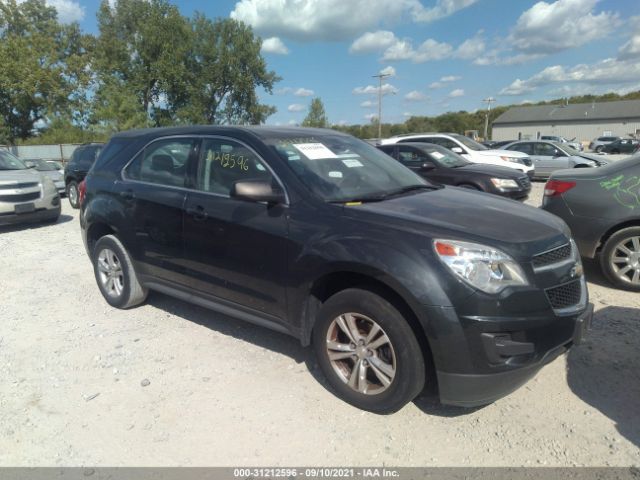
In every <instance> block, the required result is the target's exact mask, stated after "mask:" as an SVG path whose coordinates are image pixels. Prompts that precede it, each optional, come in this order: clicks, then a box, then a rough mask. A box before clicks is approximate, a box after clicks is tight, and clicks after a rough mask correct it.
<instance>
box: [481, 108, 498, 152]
mask: <svg viewBox="0 0 640 480" xmlns="http://www.w3.org/2000/svg"><path fill="white" fill-rule="evenodd" d="M495 101H496V99H495V98H493V97H487V98H485V99H484V100H482V102H483V103H486V104H487V113H486V115H485V117H484V139H485V141H486V140H489V137H488V135H489V112H491V104H492V103H494V102H495Z"/></svg>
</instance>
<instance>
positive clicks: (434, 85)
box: [429, 82, 444, 90]
mask: <svg viewBox="0 0 640 480" xmlns="http://www.w3.org/2000/svg"><path fill="white" fill-rule="evenodd" d="M442 87H444V83H442V82H433V83H431V84H430V85H429V88H430V89H431V90H436V89H437V88H442Z"/></svg>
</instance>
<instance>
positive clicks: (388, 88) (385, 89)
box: [352, 83, 398, 95]
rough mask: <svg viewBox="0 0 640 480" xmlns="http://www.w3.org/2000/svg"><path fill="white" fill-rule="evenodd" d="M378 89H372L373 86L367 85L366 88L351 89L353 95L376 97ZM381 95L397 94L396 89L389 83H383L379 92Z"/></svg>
mask: <svg viewBox="0 0 640 480" xmlns="http://www.w3.org/2000/svg"><path fill="white" fill-rule="evenodd" d="M378 90H380V89H379V88H378V87H374V86H373V85H367V86H366V87H356V88H354V89H353V92H352V93H353V94H354V95H377V94H378ZM380 91H381V92H382V95H388V94H390V93H392V94H395V93H398V89H397V88H396V87H394V86H393V85H391V84H390V83H383V84H382V89H381V90H380Z"/></svg>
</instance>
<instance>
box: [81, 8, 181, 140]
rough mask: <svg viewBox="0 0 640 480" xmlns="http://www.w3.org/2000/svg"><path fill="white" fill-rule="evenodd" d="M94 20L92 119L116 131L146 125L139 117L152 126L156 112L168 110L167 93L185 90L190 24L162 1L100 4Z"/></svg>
mask: <svg viewBox="0 0 640 480" xmlns="http://www.w3.org/2000/svg"><path fill="white" fill-rule="evenodd" d="M97 17H98V28H99V31H100V35H99V37H98V39H97V41H96V52H95V62H94V67H95V70H96V72H97V74H98V82H97V83H98V84H97V89H96V90H97V99H98V105H97V108H96V111H95V115H94V121H96V122H98V123H99V122H106V123H108V124H110V125H111V127H112V128H115V129H122V128H129V127H130V126H132V125H131V124H133V126H139V125H140V124H141V123H145V122H142V121H141V116H145V117H146V118H147V119H148V120H150V121H152V122H153V119H154V114H155V110H156V109H163V108H166V105H164V104H165V103H166V99H167V93H168V92H169V91H177V90H180V89H184V88H185V87H186V85H185V81H186V79H187V76H188V75H187V69H186V62H185V60H186V58H187V54H188V52H189V47H190V43H191V34H192V32H191V29H190V28H189V22H188V20H187V19H186V18H185V17H183V16H182V15H181V14H180V12H179V11H178V8H177V7H176V6H175V5H171V4H170V3H168V2H167V1H166V0H116V2H115V4H113V6H112V5H110V4H109V2H108V1H107V0H103V1H102V3H101V4H100V8H99V10H98V14H97ZM128 102H131V103H130V105H126V103H128ZM130 114H131V115H132V116H133V118H132V119H131V120H130V121H128V122H127V121H126V119H127V115H130Z"/></svg>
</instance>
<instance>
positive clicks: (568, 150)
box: [551, 142, 580, 155]
mask: <svg viewBox="0 0 640 480" xmlns="http://www.w3.org/2000/svg"><path fill="white" fill-rule="evenodd" d="M551 143H553V144H554V145H555V146H556V147H558V148H559V149H560V150H561V151H563V152H564V153H566V154H567V155H580V152H579V151H577V150H574V149H573V148H571V147H570V146H569V145H567V144H566V143H559V142H551Z"/></svg>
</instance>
